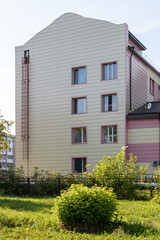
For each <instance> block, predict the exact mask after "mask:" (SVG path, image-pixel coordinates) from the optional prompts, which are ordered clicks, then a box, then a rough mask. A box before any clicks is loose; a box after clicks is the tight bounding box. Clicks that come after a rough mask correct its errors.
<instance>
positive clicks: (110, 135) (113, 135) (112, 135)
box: [102, 125, 117, 143]
mask: <svg viewBox="0 0 160 240" xmlns="http://www.w3.org/2000/svg"><path fill="white" fill-rule="evenodd" d="M114 127H116V134H114V133H113V131H114ZM104 128H108V141H104ZM110 128H112V134H110V131H109V130H110ZM110 137H112V140H111V141H110ZM114 137H116V141H114ZM102 143H117V125H112V126H102Z"/></svg>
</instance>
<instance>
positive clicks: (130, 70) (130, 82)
mask: <svg viewBox="0 0 160 240" xmlns="http://www.w3.org/2000/svg"><path fill="white" fill-rule="evenodd" d="M134 48H135V47H134V46H132V47H131V50H133V51H132V53H131V55H130V59H129V60H130V69H129V72H130V74H129V76H130V78H129V85H130V111H132V55H133V53H134Z"/></svg>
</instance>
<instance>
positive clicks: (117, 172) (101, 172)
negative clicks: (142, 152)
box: [93, 147, 148, 198]
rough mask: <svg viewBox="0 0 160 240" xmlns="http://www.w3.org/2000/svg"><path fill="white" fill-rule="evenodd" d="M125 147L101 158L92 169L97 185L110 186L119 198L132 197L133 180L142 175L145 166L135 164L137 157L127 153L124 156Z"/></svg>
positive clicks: (133, 189)
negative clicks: (127, 155)
mask: <svg viewBox="0 0 160 240" xmlns="http://www.w3.org/2000/svg"><path fill="white" fill-rule="evenodd" d="M125 149H126V147H122V149H121V152H120V153H118V154H116V153H114V154H113V157H111V156H103V159H102V160H100V161H99V163H98V164H97V165H96V166H95V168H94V169H93V176H94V178H95V181H96V183H97V184H98V185H101V186H108V187H112V188H113V189H114V191H115V193H116V194H117V196H118V197H119V198H125V197H126V198H134V196H135V194H136V192H135V190H136V188H135V187H136V185H135V180H136V179H139V178H141V179H142V177H143V175H144V174H145V173H146V172H147V169H148V166H147V167H145V168H144V167H142V166H140V165H138V164H137V158H136V157H134V156H133V154H129V159H127V158H126V153H125Z"/></svg>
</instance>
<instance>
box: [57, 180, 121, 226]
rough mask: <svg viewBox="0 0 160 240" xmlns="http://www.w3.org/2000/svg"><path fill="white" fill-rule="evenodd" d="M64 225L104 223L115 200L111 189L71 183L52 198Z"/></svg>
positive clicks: (110, 212) (111, 213) (114, 205)
mask: <svg viewBox="0 0 160 240" xmlns="http://www.w3.org/2000/svg"><path fill="white" fill-rule="evenodd" d="M54 203H55V205H54V206H55V210H56V211H57V215H58V217H59V219H60V221H61V223H62V224H63V225H64V226H69V227H78V226H86V225H93V226H95V225H97V224H99V225H105V224H107V223H109V222H110V221H111V218H112V216H113V213H114V211H115V210H116V204H117V200H116V197H115V195H114V193H113V192H112V190H111V189H110V190H106V188H101V187H95V186H94V187H92V188H88V187H86V186H83V184H77V185H76V184H73V185H72V186H71V187H70V188H69V189H68V190H66V191H64V192H63V193H62V194H61V196H59V197H57V198H56V199H55V200H54Z"/></svg>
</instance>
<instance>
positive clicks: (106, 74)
mask: <svg viewBox="0 0 160 240" xmlns="http://www.w3.org/2000/svg"><path fill="white" fill-rule="evenodd" d="M102 68H103V79H102V80H108V79H115V78H117V63H116V62H113V63H106V64H103V65H102Z"/></svg>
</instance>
